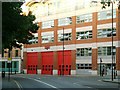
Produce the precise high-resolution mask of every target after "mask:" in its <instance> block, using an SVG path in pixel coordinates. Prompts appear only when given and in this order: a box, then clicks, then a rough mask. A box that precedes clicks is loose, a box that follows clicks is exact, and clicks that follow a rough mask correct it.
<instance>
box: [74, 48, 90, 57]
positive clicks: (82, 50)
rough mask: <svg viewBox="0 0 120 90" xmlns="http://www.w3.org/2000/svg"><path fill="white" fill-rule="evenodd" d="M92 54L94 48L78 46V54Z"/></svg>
mask: <svg viewBox="0 0 120 90" xmlns="http://www.w3.org/2000/svg"><path fill="white" fill-rule="evenodd" d="M91 55H92V48H77V50H76V56H77V57H79V56H91Z"/></svg>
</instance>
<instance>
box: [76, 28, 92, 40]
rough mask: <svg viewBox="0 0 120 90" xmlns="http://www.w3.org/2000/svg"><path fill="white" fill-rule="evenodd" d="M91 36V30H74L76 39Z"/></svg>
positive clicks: (89, 37)
mask: <svg viewBox="0 0 120 90" xmlns="http://www.w3.org/2000/svg"><path fill="white" fill-rule="evenodd" d="M91 38H92V30H89V31H79V32H76V39H77V40H82V39H91Z"/></svg>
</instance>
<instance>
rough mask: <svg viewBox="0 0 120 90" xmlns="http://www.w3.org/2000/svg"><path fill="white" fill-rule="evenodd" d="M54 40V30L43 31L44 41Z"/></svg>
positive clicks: (50, 41) (51, 41)
mask: <svg viewBox="0 0 120 90" xmlns="http://www.w3.org/2000/svg"><path fill="white" fill-rule="evenodd" d="M53 42H54V32H53V31H52V32H43V33H42V43H53Z"/></svg>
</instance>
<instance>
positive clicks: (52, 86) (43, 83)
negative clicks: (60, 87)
mask: <svg viewBox="0 0 120 90" xmlns="http://www.w3.org/2000/svg"><path fill="white" fill-rule="evenodd" d="M33 80H35V81H37V82H40V83H43V84H45V85H48V86H50V87H52V88H57V87H55V86H53V85H50V84H48V83H45V82H43V81H40V80H37V79H33Z"/></svg>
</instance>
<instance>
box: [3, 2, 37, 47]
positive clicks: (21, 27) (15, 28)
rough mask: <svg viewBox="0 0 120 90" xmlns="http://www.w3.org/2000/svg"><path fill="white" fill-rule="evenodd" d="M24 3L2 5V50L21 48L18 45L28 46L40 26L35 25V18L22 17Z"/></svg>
mask: <svg viewBox="0 0 120 90" xmlns="http://www.w3.org/2000/svg"><path fill="white" fill-rule="evenodd" d="M22 4H23V3H22V2H3V3H2V48H3V49H4V48H9V49H12V46H14V47H19V48H20V47H21V46H20V45H19V44H18V43H23V44H28V43H29V42H28V40H30V39H31V38H32V37H33V35H32V33H31V32H36V31H37V29H38V26H37V25H36V24H33V21H34V20H35V16H33V15H31V14H29V15H28V16H22V15H20V13H21V8H20V7H21V5H22Z"/></svg>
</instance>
